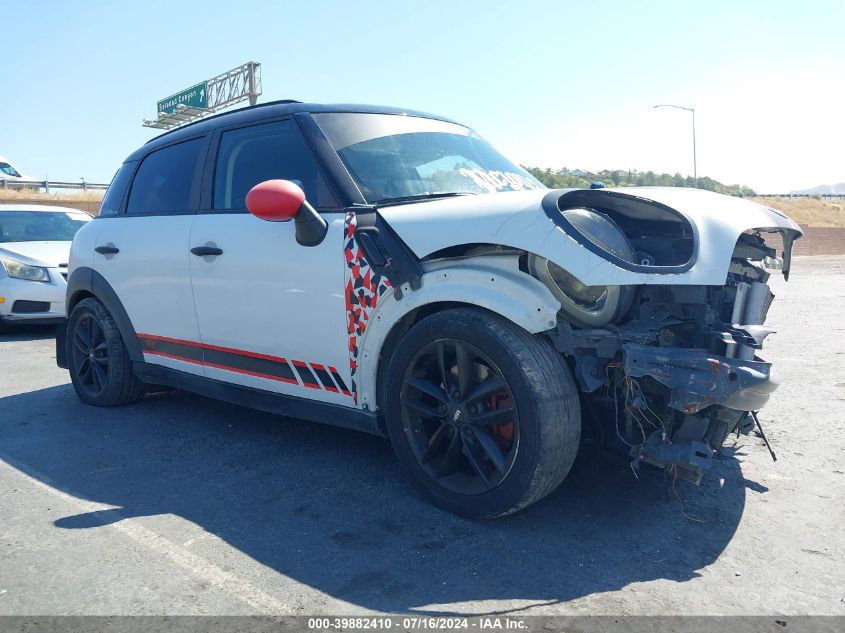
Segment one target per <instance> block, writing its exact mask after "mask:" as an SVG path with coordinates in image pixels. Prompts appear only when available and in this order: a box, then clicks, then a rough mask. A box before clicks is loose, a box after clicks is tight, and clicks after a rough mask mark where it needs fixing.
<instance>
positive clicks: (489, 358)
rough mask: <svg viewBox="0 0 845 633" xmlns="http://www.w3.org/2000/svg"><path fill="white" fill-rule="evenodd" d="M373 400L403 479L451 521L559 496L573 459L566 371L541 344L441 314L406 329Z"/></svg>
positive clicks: (467, 315)
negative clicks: (378, 403) (379, 405)
mask: <svg viewBox="0 0 845 633" xmlns="http://www.w3.org/2000/svg"><path fill="white" fill-rule="evenodd" d="M461 391H463V393H461ZM382 393H383V394H384V398H383V402H384V414H385V421H386V426H387V431H388V435H389V437H390V441H391V443H392V445H393V448H394V450H395V452H396V455H397V457H398V458H399V462H400V464H401V466H402V468H403V470H405V471H406V472H407V473H408V474H409V475H410V476H411V478H412V479H413V480H415V481H416V482H417V483H418V484H420V485H421V486H422V488H423V490H424V491H425V492H426V494H427V495H428V496H429V497H430V498H431V499H432V500H433V501H434V503H436V504H437V505H439V506H441V507H443V508H445V509H447V510H450V511H452V512H455V513H457V514H461V515H464V516H468V517H472V518H493V517H500V516H504V515H507V514H511V513H513V512H516V511H518V510H521V509H522V508H524V507H526V506H528V505H530V504H532V503H534V502H535V501H538V500H539V499H542V498H543V497H545V496H546V495H547V494H549V493H550V492H552V491H553V490H554V489H555V488H557V487H558V485H559V484H560V483H561V482H562V481H563V479H564V478H565V477H566V475H567V473H568V472H569V469H570V468H571V467H572V464H573V462H574V461H575V456H576V454H577V452H578V445H579V439H580V432H581V413H580V404H579V400H578V393H577V391H576V388H575V383H574V381H573V379H572V375H571V373H570V371H569V367H568V366H567V365H566V363H565V362H564V360H563V358H562V357H561V355H560V354H558V353H557V352H556V351H555V349H554V347H553V346H552V345H551V343H550V342H549V341H548V340H546V339H544V338H542V337H539V336H534V335H532V334H530V333H528V332H526V331H525V330H523V329H522V328H520V327H519V326H517V325H515V324H514V323H512V322H510V321H508V320H506V319H504V318H502V317H500V316H498V315H496V314H493V313H490V312H486V311H482V310H478V309H472V308H459V309H451V310H445V311H443V312H438V313H436V314H434V315H432V316H429V317H427V318H425V319H423V320H421V321H420V322H419V323H417V324H416V325H414V326H413V327H412V328H411V329H410V330H409V331H408V332H407V333H406V334H405V335H404V337H403V338H402V339H401V340H400V341H399V343H398V345H397V347H396V349H395V351H394V353H393V356H392V358H391V360H390V362H389V365H388V370H387V381H386V385H385V390H384V391H383V392H382Z"/></svg>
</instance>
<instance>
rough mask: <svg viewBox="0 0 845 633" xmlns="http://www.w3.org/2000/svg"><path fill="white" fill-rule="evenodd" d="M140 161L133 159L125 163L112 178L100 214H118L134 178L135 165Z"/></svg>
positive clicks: (103, 215)
mask: <svg viewBox="0 0 845 633" xmlns="http://www.w3.org/2000/svg"><path fill="white" fill-rule="evenodd" d="M137 164H138V161H135V160H133V161H131V162H128V163H123V165H121V166H120V169H118V170H117V173H116V174H115V175H114V178H112V180H111V184H110V185H109V188H108V189H107V190H106V195H105V196H104V197H103V202H102V204H101V205H100V212H99V214H98V215H99V216H101V217H108V216H110V215H117V214H118V213H119V212H120V207H121V205H122V204H123V199H124V198H125V197H126V190H127V189H129V181H130V179H131V178H132V172H133V171H135V166H136V165H137Z"/></svg>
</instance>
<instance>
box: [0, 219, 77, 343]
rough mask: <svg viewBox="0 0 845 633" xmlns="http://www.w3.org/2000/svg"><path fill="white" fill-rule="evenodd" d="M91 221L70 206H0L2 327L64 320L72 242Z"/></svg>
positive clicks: (0, 311)
mask: <svg viewBox="0 0 845 633" xmlns="http://www.w3.org/2000/svg"><path fill="white" fill-rule="evenodd" d="M90 219H91V217H90V216H89V215H88V214H87V213H84V212H82V211H77V210H76V209H69V208H66V207H48V206H41V205H26V204H18V205H15V204H3V205H0V329H2V328H3V326H5V325H6V324H7V323H18V322H31V323H43V324H47V323H56V322H58V321H60V320H61V319H62V318H63V317H64V316H65V290H66V289H67V283H66V279H67V261H68V255H69V253H70V244H71V241H72V240H73V236H74V235H75V234H76V232H77V231H78V230H79V229H80V228H82V227H83V226H84V225H85V223H86V222H88V221H89V220H90Z"/></svg>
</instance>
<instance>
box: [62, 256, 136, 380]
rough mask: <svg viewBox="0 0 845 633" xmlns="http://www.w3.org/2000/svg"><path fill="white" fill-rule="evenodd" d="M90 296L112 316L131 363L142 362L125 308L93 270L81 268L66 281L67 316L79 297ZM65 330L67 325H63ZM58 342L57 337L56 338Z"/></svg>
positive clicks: (103, 278)
mask: <svg viewBox="0 0 845 633" xmlns="http://www.w3.org/2000/svg"><path fill="white" fill-rule="evenodd" d="M82 294H90V295H93V296H94V297H96V298H97V299H99V300H100V301H101V302H102V304H103V305H104V306H105V307H106V310H108V311H109V314H111V315H112V318H113V319H114V321H115V323H116V324H117V329H118V330H120V336H121V338H123V344H124V345H125V346H126V351H127V353H128V354H129V358H130V359H131V360H132V361H143V360H144V356H143V354H142V353H141V344H140V343H139V342H138V335H137V333H136V332H135V327H134V326H133V325H132V321H131V320H130V319H129V315H128V314H127V313H126V308H124V307H123V304H122V303H121V301H120V299H119V298H118V296H117V293H116V292H115V291H114V288H112V287H111V284H109V282H108V281H106V279H105V277H103V276H102V275H101V274H100V273H98V272H97V271H96V270H94V269H93V268H88V267H87V266H82V267H80V268H77V269H76V270H74V271H73V273H72V274H71V276H70V278H68V281H67V295H66V297H67V299H66V301H67V303H66V306H65V307H66V308H67V315H68V317H70V313H71V312H72V311H73V308H74V306H75V305H76V304H77V303H79V301H80V295H82ZM64 327H65V330H66V329H67V325H66V324H65V326H64ZM57 341H58V337H57ZM58 360H59V355H58V352H57V353H56V362H58ZM59 366H60V367H61V365H59Z"/></svg>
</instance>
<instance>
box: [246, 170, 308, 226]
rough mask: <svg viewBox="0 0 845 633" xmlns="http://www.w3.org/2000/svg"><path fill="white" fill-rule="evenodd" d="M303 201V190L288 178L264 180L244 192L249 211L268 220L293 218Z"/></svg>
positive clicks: (279, 220) (281, 220)
mask: <svg viewBox="0 0 845 633" xmlns="http://www.w3.org/2000/svg"><path fill="white" fill-rule="evenodd" d="M303 202H305V192H303V191H302V189H300V188H299V186H297V185H296V183H293V182H291V181H290V180H265V181H264V182H260V183H258V184H257V185H255V186H254V187H253V188H252V189H250V190H249V193H248V194H246V208H247V209H249V212H250V213H252V215H254V216H255V217H257V218H261V219H262V220H269V221H270V222H287V221H288V220H291V219H293V218H294V217H295V216H296V214H297V213H299V209H300V208H301V207H302V203H303Z"/></svg>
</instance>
